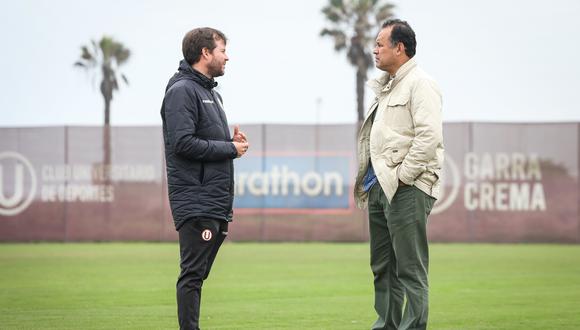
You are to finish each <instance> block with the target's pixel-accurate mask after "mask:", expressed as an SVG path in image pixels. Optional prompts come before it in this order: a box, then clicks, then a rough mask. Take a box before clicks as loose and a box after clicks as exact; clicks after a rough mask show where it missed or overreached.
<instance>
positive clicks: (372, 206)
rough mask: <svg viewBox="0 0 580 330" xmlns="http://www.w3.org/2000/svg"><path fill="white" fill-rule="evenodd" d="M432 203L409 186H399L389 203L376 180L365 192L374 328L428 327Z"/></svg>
mask: <svg viewBox="0 0 580 330" xmlns="http://www.w3.org/2000/svg"><path fill="white" fill-rule="evenodd" d="M434 202H435V199H434V198H433V197H431V196H429V195H427V194H425V193H424V192H422V191H421V190H419V189H417V188H416V187H414V186H401V187H399V188H398V190H397V192H396V194H395V196H394V197H393V200H392V201H391V203H389V202H388V201H387V198H386V196H385V194H384V192H383V190H382V189H381V186H380V184H379V183H376V184H375V185H374V186H373V187H372V188H371V190H370V192H369V205H368V209H369V230H370V249H371V269H372V272H373V275H374V287H375V310H376V312H377V314H378V319H377V321H376V322H375V323H374V324H373V327H372V329H373V330H375V329H389V330H390V329H405V330H409V329H426V328H427V316H428V312H429V283H428V281H427V272H428V267H429V246H428V243H427V228H426V227H427V216H428V215H429V213H430V212H431V208H432V207H433V203H434ZM403 309H404V310H403Z"/></svg>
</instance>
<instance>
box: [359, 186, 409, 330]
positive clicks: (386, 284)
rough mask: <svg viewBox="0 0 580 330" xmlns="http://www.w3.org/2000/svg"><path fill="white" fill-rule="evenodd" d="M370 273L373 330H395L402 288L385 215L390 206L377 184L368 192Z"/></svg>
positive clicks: (398, 320)
mask: <svg viewBox="0 0 580 330" xmlns="http://www.w3.org/2000/svg"><path fill="white" fill-rule="evenodd" d="M368 209H369V231H370V250H371V270H372V272H373V275H374V289H375V311H376V312H377V316H378V318H377V320H376V321H375V323H374V324H373V326H372V329H373V330H378V329H397V328H398V326H399V323H400V322H401V315H402V313H403V295H404V292H403V288H402V285H401V283H400V282H399V280H398V278H397V275H396V260H395V254H394V251H393V247H392V241H391V234H390V232H389V228H388V226H387V218H386V217H385V214H386V213H387V212H388V209H389V205H388V202H387V199H386V197H385V194H384V193H383V190H382V189H381V187H380V185H379V184H378V183H377V184H375V185H374V186H373V188H372V189H371V191H370V192H369V206H368Z"/></svg>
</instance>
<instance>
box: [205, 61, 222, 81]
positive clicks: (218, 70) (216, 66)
mask: <svg viewBox="0 0 580 330" xmlns="http://www.w3.org/2000/svg"><path fill="white" fill-rule="evenodd" d="M207 71H208V72H207V73H208V74H209V75H210V76H211V77H212V78H215V77H219V76H223V75H224V70H223V69H222V64H221V63H219V62H218V61H217V60H215V59H213V60H212V61H211V62H210V63H209V65H208V67H207Z"/></svg>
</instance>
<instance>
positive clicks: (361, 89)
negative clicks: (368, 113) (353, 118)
mask: <svg viewBox="0 0 580 330" xmlns="http://www.w3.org/2000/svg"><path fill="white" fill-rule="evenodd" d="M366 80H367V71H366V69H362V68H361V67H360V66H359V67H358V68H357V70H356V109H357V115H358V117H357V121H358V123H359V124H362V122H363V120H364V116H365V82H366Z"/></svg>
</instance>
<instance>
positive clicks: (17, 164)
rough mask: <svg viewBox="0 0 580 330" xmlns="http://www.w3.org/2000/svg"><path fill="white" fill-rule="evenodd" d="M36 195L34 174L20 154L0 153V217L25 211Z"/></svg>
mask: <svg viewBox="0 0 580 330" xmlns="http://www.w3.org/2000/svg"><path fill="white" fill-rule="evenodd" d="M35 194H36V174H35V172H34V168H33V167H32V164H30V162H29V161H28V159H26V158H24V157H23V156H22V155H21V154H19V153H16V152H12V151H7V152H0V215H6V216H10V215H16V214H18V213H20V212H22V211H23V210H25V209H26V208H27V207H28V206H29V205H30V203H31V202H32V200H33V199H34V196H35Z"/></svg>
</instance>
